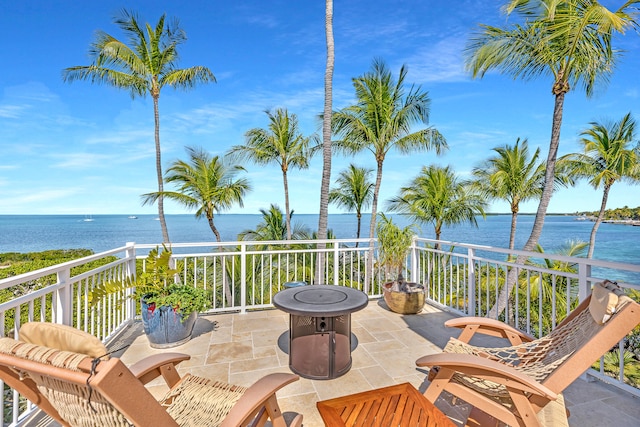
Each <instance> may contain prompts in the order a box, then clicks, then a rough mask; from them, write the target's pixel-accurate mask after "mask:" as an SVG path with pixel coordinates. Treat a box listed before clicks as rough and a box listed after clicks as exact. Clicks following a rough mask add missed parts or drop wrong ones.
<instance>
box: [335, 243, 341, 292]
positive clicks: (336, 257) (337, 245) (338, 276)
mask: <svg viewBox="0 0 640 427" xmlns="http://www.w3.org/2000/svg"><path fill="white" fill-rule="evenodd" d="M339 248H340V245H339V244H338V242H333V284H334V285H339V283H338V281H339V280H340V275H339V274H338V273H340V259H339V257H340V252H338V249H339Z"/></svg>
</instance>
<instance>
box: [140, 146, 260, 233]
mask: <svg viewBox="0 0 640 427" xmlns="http://www.w3.org/2000/svg"><path fill="white" fill-rule="evenodd" d="M187 153H188V154H189V162H185V161H183V160H176V161H175V162H174V163H173V164H172V165H171V167H170V168H169V169H167V173H166V176H165V181H166V182H167V183H168V184H175V185H176V187H177V188H176V190H175V191H163V192H155V193H148V194H144V195H143V196H142V197H143V204H146V203H154V202H156V201H157V200H159V199H160V197H161V196H164V197H166V198H168V199H171V200H174V201H176V202H178V203H179V204H181V205H183V206H185V207H186V208H188V209H195V210H196V214H195V215H196V218H202V217H205V218H206V219H207V222H208V223H209V227H210V228H211V231H213V234H214V235H215V236H216V240H217V241H218V242H219V241H220V233H219V232H218V229H217V228H216V226H215V223H214V221H213V216H214V214H215V213H216V212H217V213H220V212H223V211H227V210H229V209H231V208H232V207H233V206H235V205H238V206H239V207H243V198H244V196H245V195H246V194H247V193H248V192H249V191H250V190H251V185H250V184H249V181H248V180H247V179H246V178H238V179H236V175H237V174H238V173H240V172H244V171H245V169H244V168H243V167H242V166H240V165H234V164H230V163H229V161H227V160H225V159H223V158H220V157H218V156H211V155H210V154H209V153H207V152H206V151H205V150H204V149H202V148H191V147H187Z"/></svg>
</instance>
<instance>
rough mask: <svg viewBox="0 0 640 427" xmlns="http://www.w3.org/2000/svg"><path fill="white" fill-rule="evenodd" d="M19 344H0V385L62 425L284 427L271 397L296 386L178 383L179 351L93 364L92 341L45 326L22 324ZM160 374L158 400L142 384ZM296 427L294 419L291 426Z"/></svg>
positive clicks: (274, 379)
mask: <svg viewBox="0 0 640 427" xmlns="http://www.w3.org/2000/svg"><path fill="white" fill-rule="evenodd" d="M65 329H71V330H72V331H73V332H72V335H73V337H72V338H69V336H67V335H65V332H66V331H65ZM25 330H26V331H25ZM52 331H53V332H52ZM52 337H53V338H52ZM20 338H21V339H24V341H22V340H14V339H11V338H0V379H2V380H3V381H4V382H5V383H6V384H7V385H9V386H10V387H11V388H14V389H15V390H17V391H18V392H19V393H20V394H22V395H23V396H24V397H26V398H27V399H29V400H30V401H31V402H33V403H34V404H36V405H37V406H38V407H39V408H40V409H42V410H43V411H44V412H46V413H47V414H48V415H50V416H51V417H52V418H53V419H55V420H56V421H57V422H59V423H60V424H62V425H63V426H74V427H76V426H78V427H81V426H86V427H89V426H91V427H98V426H131V425H135V426H149V425H158V426H207V427H208V426H223V427H231V426H233V427H236V426H263V425H265V424H266V422H267V420H271V425H273V426H274V427H278V426H286V422H285V420H284V417H283V414H282V413H281V411H280V408H279V406H278V402H277V399H276V391H277V390H279V389H280V388H282V387H284V386H285V385H287V384H289V383H291V382H293V381H296V380H298V376H297V375H293V374H288V373H276V374H270V375H266V376H265V377H263V378H261V379H259V380H258V381H256V382H255V383H254V384H253V385H252V386H251V387H249V388H245V387H239V386H234V385H229V384H226V383H222V382H217V381H213V380H209V379H204V378H199V377H196V376H193V375H189V374H187V375H185V376H184V377H182V378H181V377H180V375H179V373H178V371H177V369H176V365H177V364H179V363H180V362H182V361H185V360H188V359H189V358H190V356H189V355H185V354H180V353H163V354H157V355H154V356H150V357H148V358H145V359H144V360H142V361H140V362H138V363H136V364H134V365H132V366H131V367H130V368H128V367H127V366H125V365H124V364H123V363H122V362H121V361H120V359H118V358H111V359H108V357H102V358H100V356H102V355H104V354H105V353H101V354H100V352H101V351H104V346H103V345H102V343H101V342H100V341H99V340H98V339H97V338H95V337H93V336H91V335H89V334H85V333H84V332H82V331H78V330H75V329H73V328H70V327H65V326H61V325H54V324H51V323H42V324H29V323H27V324H25V325H24V326H23V327H22V328H21V330H20ZM25 341H31V342H25ZM34 341H35V342H38V343H34ZM42 342H47V343H49V344H52V343H55V346H56V347H67V349H65V350H60V349H57V348H51V347H47V346H44V345H40V344H41V343H42ZM87 342H89V343H88V344H87ZM79 347H82V348H81V350H82V351H83V352H84V354H82V353H78V352H77V351H78V350H80V349H79ZM69 348H70V349H71V350H72V351H68V349H69ZM73 350H75V351H73ZM87 353H89V355H88V354H87ZM160 376H162V377H163V378H164V380H165V382H166V383H167V385H168V386H169V388H170V391H169V392H168V393H167V394H166V395H165V396H164V398H162V399H161V400H160V401H157V400H156V399H155V398H154V397H153V396H152V395H151V393H150V392H149V391H148V390H147V389H146V388H145V384H147V383H148V382H149V381H151V380H153V379H155V378H157V377H160ZM301 425H302V415H297V416H296V417H295V418H294V419H293V420H292V422H291V426H296V427H299V426H301Z"/></svg>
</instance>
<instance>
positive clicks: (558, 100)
mask: <svg viewBox="0 0 640 427" xmlns="http://www.w3.org/2000/svg"><path fill="white" fill-rule="evenodd" d="M555 87H556V85H554V88H555ZM566 90H568V87H567V88H566ZM565 94H566V91H564V90H563V91H559V92H558V93H557V94H556V97H555V103H554V107H553V119H552V124H551V140H550V142H549V154H548V155H547V168H546V170H545V175H544V187H543V189H542V196H541V197H540V203H539V204H538V210H537V211H536V219H535V220H534V222H533V228H532V230H531V235H530V236H529V239H528V240H527V242H526V243H525V245H524V247H523V248H522V250H524V251H532V250H533V249H534V248H535V247H536V245H537V244H538V241H539V240H540V235H541V234H542V227H543V226H544V219H545V216H546V214H547V208H548V207H549V202H550V201H551V195H552V194H553V183H554V178H555V170H556V159H557V157H558V147H559V145H560V128H561V127H562V111H563V106H564V96H565ZM527 258H528V257H526V256H524V255H519V256H518V257H517V258H516V261H515V263H516V264H524V262H525V261H526V260H527ZM517 280H518V269H517V268H516V267H513V268H511V269H510V270H509V274H508V275H507V283H506V285H505V286H503V287H502V289H501V290H500V294H499V295H498V299H497V301H496V303H495V304H494V305H493V307H492V308H491V309H490V310H489V313H488V315H489V317H492V318H494V319H497V318H498V316H499V315H500V314H502V312H503V311H504V310H505V308H506V307H507V302H508V298H509V295H511V292H512V291H513V288H514V287H515V285H516V282H517Z"/></svg>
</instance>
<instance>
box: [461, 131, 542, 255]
mask: <svg viewBox="0 0 640 427" xmlns="http://www.w3.org/2000/svg"><path fill="white" fill-rule="evenodd" d="M493 151H494V152H495V153H496V154H495V156H493V157H490V158H488V159H487V160H485V161H484V162H483V163H482V164H481V165H479V166H476V167H475V168H473V172H472V173H473V176H474V177H475V179H476V181H475V182H474V184H475V185H476V186H477V187H478V188H479V190H480V191H481V192H482V193H483V194H486V195H487V197H488V198H489V199H493V200H505V201H506V202H508V203H509V207H510V209H511V232H510V234H509V249H513V248H514V247H515V239H516V227H517V222H518V212H519V211H520V203H521V202H526V201H527V200H531V199H537V198H539V197H540V196H541V195H542V188H543V186H544V170H545V163H544V162H542V161H539V157H540V148H537V149H536V150H535V152H534V153H533V155H531V156H530V155H529V144H528V142H527V140H526V139H525V140H523V141H522V143H521V141H520V138H518V139H517V140H516V143H515V145H513V146H511V145H508V144H507V145H504V146H503V147H495V148H493Z"/></svg>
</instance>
